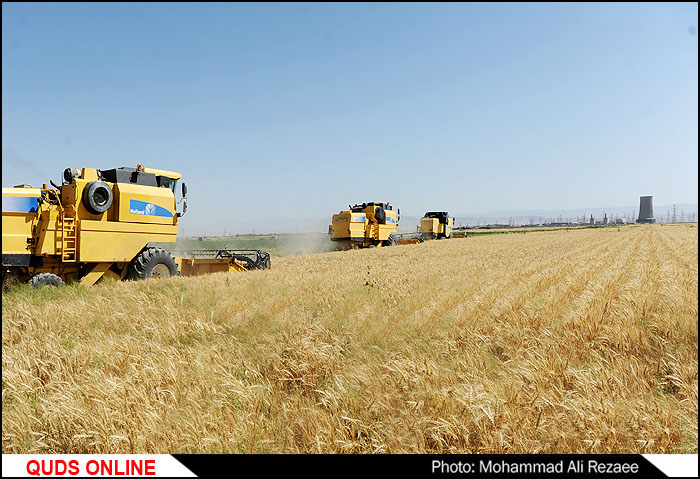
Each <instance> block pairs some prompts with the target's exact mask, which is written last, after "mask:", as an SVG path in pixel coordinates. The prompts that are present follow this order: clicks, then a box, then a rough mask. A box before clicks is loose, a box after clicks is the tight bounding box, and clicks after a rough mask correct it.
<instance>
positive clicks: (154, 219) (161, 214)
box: [113, 183, 177, 225]
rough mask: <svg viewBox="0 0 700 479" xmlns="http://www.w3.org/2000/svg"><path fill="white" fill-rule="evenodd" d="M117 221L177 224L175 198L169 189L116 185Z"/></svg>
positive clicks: (115, 210)
mask: <svg viewBox="0 0 700 479" xmlns="http://www.w3.org/2000/svg"><path fill="white" fill-rule="evenodd" d="M114 190H115V195H114V203H115V206H114V207H113V208H114V213H115V218H114V220H115V221H118V222H130V223H150V224H161V225H175V224H177V213H176V211H175V196H174V195H173V192H172V191H170V189H168V188H159V187H157V186H143V185H132V184H126V183H117V184H115V185H114Z"/></svg>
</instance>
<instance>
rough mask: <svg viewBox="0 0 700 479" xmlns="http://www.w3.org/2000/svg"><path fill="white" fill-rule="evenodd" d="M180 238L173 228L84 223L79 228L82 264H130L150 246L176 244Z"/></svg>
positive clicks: (79, 248)
mask: <svg viewBox="0 0 700 479" xmlns="http://www.w3.org/2000/svg"><path fill="white" fill-rule="evenodd" d="M176 238H177V226H173V225H146V224H134V223H121V222H116V221H107V222H100V221H90V220H82V221H80V224H79V227H78V252H79V254H78V260H79V261H82V262H87V263H92V262H105V261H125V262H127V261H131V260H132V259H133V258H134V257H135V256H136V255H137V254H138V253H139V252H140V251H141V250H142V249H143V247H144V246H146V245H147V244H148V243H150V242H162V243H174V242H175V240H176ZM106 245H109V247H106Z"/></svg>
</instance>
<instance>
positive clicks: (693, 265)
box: [2, 224, 698, 453]
mask: <svg viewBox="0 0 700 479" xmlns="http://www.w3.org/2000/svg"><path fill="white" fill-rule="evenodd" d="M697 443H698V229H697V225H696V224H693V225H687V224H686V225H643V226H641V225H639V226H637V225H635V226H624V227H609V228H597V229H584V230H568V231H550V232H533V233H528V234H518V235H510V234H503V235H491V236H483V237H474V238H467V239H452V240H442V241H431V242H426V243H424V244H419V245H405V246H396V247H390V248H376V249H369V250H355V251H343V252H332V253H323V254H316V255H307V256H300V257H294V258H273V265H272V269H270V270H265V271H254V272H250V273H244V274H242V273H232V274H224V273H219V274H212V275H207V276H201V277H196V278H184V277H179V278H173V279H170V280H163V281H146V282H123V283H107V284H98V285H96V286H95V287H93V288H84V287H81V286H68V287H65V288H58V289H55V288H54V289H46V288H45V289H42V290H32V289H30V288H29V287H25V286H20V287H16V288H14V289H12V290H10V291H9V292H7V293H6V294H3V297H2V447H3V452H4V453H697V452H698V446H697Z"/></svg>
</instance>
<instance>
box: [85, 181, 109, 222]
mask: <svg viewBox="0 0 700 479" xmlns="http://www.w3.org/2000/svg"><path fill="white" fill-rule="evenodd" d="M113 200H114V195H113V194H112V189H111V188H110V187H109V185H108V184H107V183H105V182H104V181H93V182H92V183H90V184H89V185H88V186H87V188H85V190H84V193H83V203H85V208H87V210H88V211H89V212H90V213H92V214H95V215H99V214H102V213H104V212H105V211H107V210H108V209H109V208H110V207H111V206H112V201H113Z"/></svg>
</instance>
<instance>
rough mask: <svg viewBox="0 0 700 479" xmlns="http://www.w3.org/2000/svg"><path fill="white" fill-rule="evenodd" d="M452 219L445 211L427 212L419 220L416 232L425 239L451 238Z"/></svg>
mask: <svg viewBox="0 0 700 479" xmlns="http://www.w3.org/2000/svg"><path fill="white" fill-rule="evenodd" d="M453 227H454V218H450V215H449V214H447V212H446V211H428V212H427V213H426V214H425V215H423V218H421V220H420V225H419V226H418V231H419V232H420V233H423V236H424V237H425V238H426V239H441V238H451V237H452V228H453Z"/></svg>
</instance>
